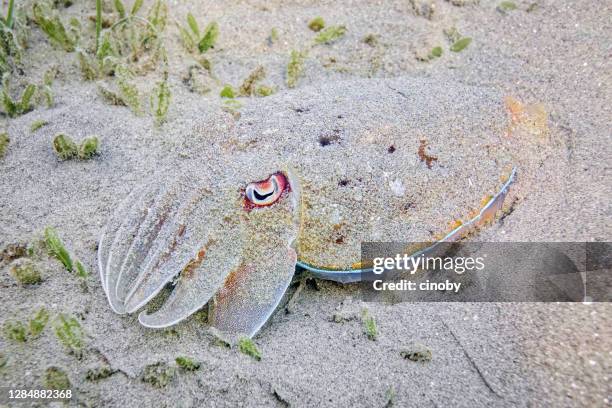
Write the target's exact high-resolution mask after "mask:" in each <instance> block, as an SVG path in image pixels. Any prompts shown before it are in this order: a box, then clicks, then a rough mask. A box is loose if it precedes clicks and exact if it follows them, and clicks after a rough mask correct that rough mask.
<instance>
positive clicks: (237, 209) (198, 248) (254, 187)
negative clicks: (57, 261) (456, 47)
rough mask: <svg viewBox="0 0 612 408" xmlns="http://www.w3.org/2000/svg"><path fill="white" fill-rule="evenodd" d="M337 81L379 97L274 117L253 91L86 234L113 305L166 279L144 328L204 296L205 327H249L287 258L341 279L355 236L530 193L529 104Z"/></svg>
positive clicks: (381, 233) (490, 214) (351, 269)
mask: <svg viewBox="0 0 612 408" xmlns="http://www.w3.org/2000/svg"><path fill="white" fill-rule="evenodd" d="M343 86H344V87H345V93H344V94H345V95H349V96H350V95H351V94H359V92H360V91H361V90H363V89H364V88H367V91H368V92H370V93H373V94H378V95H379V98H371V99H369V101H367V102H360V101H359V99H358V98H351V97H346V98H342V97H339V98H333V102H332V101H330V100H327V102H323V103H327V106H329V108H328V114H329V118H319V119H320V120H318V121H315V120H313V119H311V118H309V117H308V114H307V113H306V114H303V115H300V117H299V118H298V119H297V121H298V123H293V125H292V126H288V125H287V126H284V127H283V125H282V123H283V121H282V118H280V119H278V118H275V116H278V115H280V114H277V110H278V104H277V101H276V99H277V98H276V97H270V98H267V101H266V103H264V104H261V105H258V106H256V107H252V108H251V109H247V110H245V111H244V112H242V117H241V120H240V121H239V122H237V123H236V125H235V126H232V127H230V128H229V129H228V130H227V131H226V132H225V133H223V134H217V135H215V139H214V140H212V143H210V144H209V145H207V146H199V147H198V149H199V150H198V152H197V154H195V155H194V156H193V159H189V160H186V161H185V162H184V163H183V164H181V166H180V168H179V169H178V170H177V169H176V168H175V169H172V170H167V171H160V172H159V173H158V175H157V176H155V177H154V178H153V179H150V180H148V181H146V182H145V183H144V184H142V185H141V187H140V188H137V189H134V190H133V191H132V192H131V194H130V195H129V197H127V198H126V199H125V200H124V201H123V203H122V204H121V205H119V206H118V207H117V209H116V210H115V212H114V214H113V215H112V217H111V218H110V220H109V221H108V224H107V225H106V227H105V231H104V233H103V235H102V237H101V239H100V244H99V250H98V255H99V269H100V275H101V279H102V286H103V288H104V290H105V292H106V294H107V297H108V300H109V303H110V305H111V307H112V309H113V310H114V311H115V312H117V313H120V314H124V313H133V312H136V311H138V310H139V309H141V308H143V307H144V306H145V305H146V304H147V303H149V302H150V301H151V300H152V299H153V298H155V297H156V295H158V294H159V292H160V291H161V290H162V289H163V288H164V287H166V286H167V285H168V284H169V283H172V286H173V289H172V293H171V294H170V295H169V297H168V298H167V299H166V301H165V302H164V303H163V304H162V305H161V306H160V307H159V308H158V309H157V310H155V311H153V312H151V311H147V312H144V311H143V312H141V313H140V316H139V320H140V322H141V323H142V324H143V325H145V326H148V327H156V328H159V327H167V326H170V325H173V324H176V323H177V322H179V321H181V320H183V319H185V318H187V317H188V316H190V315H191V314H193V313H194V312H196V311H197V310H199V309H201V308H202V307H203V306H205V305H206V304H207V303H208V305H209V309H210V312H211V313H209V320H210V323H211V324H212V325H213V326H215V327H217V328H218V329H220V330H222V331H223V332H226V333H228V334H231V335H247V336H253V335H254V334H255V333H256V332H257V331H258V330H259V329H260V328H261V327H262V326H263V324H264V323H265V322H266V320H267V319H268V318H269V317H270V315H271V314H272V313H273V311H274V309H275V308H276V307H277V305H278V303H279V302H280V300H281V298H282V297H283V294H284V293H285V290H286V289H287V287H288V286H289V284H290V282H291V280H292V278H293V275H294V272H295V268H296V265H300V266H302V267H304V268H306V269H309V270H310V271H312V272H313V273H314V274H315V275H316V276H318V277H321V278H326V279H331V280H336V281H339V282H350V281H354V280H356V276H358V274H359V272H360V270H361V269H360V268H361V267H362V266H361V265H360V263H359V261H360V244H361V243H362V242H365V241H411V242H417V241H423V242H426V241H429V242H431V241H436V240H448V241H452V240H456V239H459V238H462V237H465V236H466V235H468V234H469V233H471V232H474V230H476V229H478V228H479V227H482V226H483V225H484V224H486V223H488V222H491V221H492V220H494V219H495V217H496V216H497V215H499V213H500V212H503V211H504V210H507V209H508V208H509V207H510V205H511V204H512V203H516V202H519V201H520V199H521V197H524V196H526V195H528V194H529V191H530V189H533V188H537V186H534V179H535V175H536V174H537V168H538V165H539V163H541V162H542V160H545V159H547V158H549V157H551V156H553V155H556V153H557V152H556V150H555V148H554V147H553V143H551V141H550V135H549V133H548V130H547V126H546V114H545V112H544V111H543V109H542V108H540V107H539V106H527V107H524V106H523V105H522V104H521V103H519V102H518V101H516V100H514V99H512V98H508V97H506V98H505V97H504V95H502V94H499V93H498V92H496V91H495V90H492V89H486V88H485V89H483V88H475V87H470V86H466V85H459V84H455V85H453V86H452V87H448V86H444V85H442V84H440V83H439V82H436V81H432V80H428V79H419V78H416V79H407V78H403V79H396V80H390V81H389V80H385V81H356V82H346V83H344V85H343ZM309 96H310V97H311V99H308V97H309ZM325 98H330V95H325V93H324V92H321V90H320V89H319V90H318V89H310V90H309V91H306V98H305V100H310V101H312V103H316V102H317V100H325ZM373 101H377V102H376V103H374V102H373ZM378 101H380V103H379V102H378ZM391 101H393V102H391ZM281 102H282V101H281ZM389 117H395V118H398V119H397V120H395V121H394V123H393V124H392V125H391V124H390V125H386V124H385V123H381V120H380V118H389ZM328 119H329V121H335V122H337V123H338V124H337V128H335V129H334V130H333V131H331V132H330V131H329V124H328V123H325V122H326V120H328ZM279 124H280V125H279ZM296 125H297V126H296Z"/></svg>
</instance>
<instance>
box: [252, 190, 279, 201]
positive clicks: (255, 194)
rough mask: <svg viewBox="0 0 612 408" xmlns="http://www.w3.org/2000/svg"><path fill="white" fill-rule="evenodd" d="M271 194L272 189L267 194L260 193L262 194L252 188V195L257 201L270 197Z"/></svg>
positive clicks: (272, 192)
mask: <svg viewBox="0 0 612 408" xmlns="http://www.w3.org/2000/svg"><path fill="white" fill-rule="evenodd" d="M272 194H274V191H270V192H269V193H268V194H263V195H262V194H259V193H258V192H257V190H255V189H253V195H254V196H255V199H256V200H257V201H263V200H265V199H266V198H268V197H270V196H271V195H272Z"/></svg>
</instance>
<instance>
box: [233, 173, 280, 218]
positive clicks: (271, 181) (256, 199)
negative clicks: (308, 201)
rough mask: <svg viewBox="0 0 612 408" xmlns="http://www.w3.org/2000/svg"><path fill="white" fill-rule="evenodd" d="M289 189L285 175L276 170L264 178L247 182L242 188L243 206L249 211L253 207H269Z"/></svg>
mask: <svg viewBox="0 0 612 408" xmlns="http://www.w3.org/2000/svg"><path fill="white" fill-rule="evenodd" d="M290 191H291V185H290V184H289V180H288V179H287V176H285V175H284V174H283V173H282V172H280V171H279V172H276V173H274V174H271V175H270V176H269V177H268V178H267V179H265V180H260V181H255V182H252V183H249V184H247V186H246V187H245V188H244V189H243V190H242V195H243V198H244V208H245V209H246V210H247V211H250V210H252V209H253V208H261V207H269V206H271V205H273V204H275V203H277V202H278V201H279V200H280V199H281V198H283V197H284V196H285V195H287V193H288V192H290Z"/></svg>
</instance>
